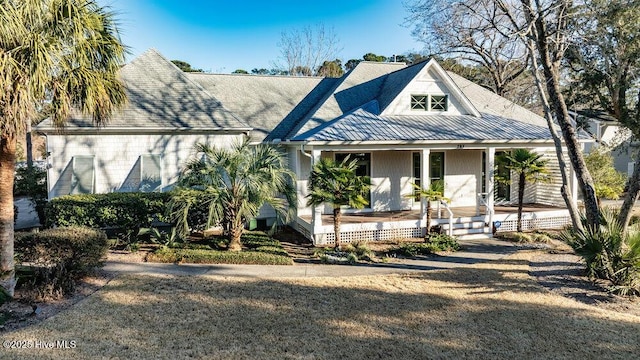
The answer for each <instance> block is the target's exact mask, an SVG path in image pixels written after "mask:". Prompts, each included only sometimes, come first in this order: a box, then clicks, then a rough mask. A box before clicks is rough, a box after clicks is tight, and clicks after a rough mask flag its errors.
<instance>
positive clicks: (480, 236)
mask: <svg viewBox="0 0 640 360" xmlns="http://www.w3.org/2000/svg"><path fill="white" fill-rule="evenodd" d="M457 238H458V240H476V239H491V238H493V235H492V234H467V235H459V236H457Z"/></svg>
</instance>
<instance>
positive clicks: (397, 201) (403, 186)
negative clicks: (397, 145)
mask: <svg viewBox="0 0 640 360" xmlns="http://www.w3.org/2000/svg"><path fill="white" fill-rule="evenodd" d="M411 162H412V158H411V152H410V151H377V152H374V153H372V154H371V203H372V204H371V207H372V209H373V210H374V211H390V210H408V209H411V205H412V200H411V199H409V198H405V197H404V195H406V194H411V193H412V187H411V181H412V179H413V174H412V173H411V172H412V164H411Z"/></svg>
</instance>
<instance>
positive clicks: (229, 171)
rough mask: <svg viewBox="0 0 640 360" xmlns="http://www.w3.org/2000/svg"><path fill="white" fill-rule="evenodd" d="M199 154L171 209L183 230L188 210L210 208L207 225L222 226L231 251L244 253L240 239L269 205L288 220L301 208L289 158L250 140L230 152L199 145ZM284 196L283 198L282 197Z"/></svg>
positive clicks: (183, 176)
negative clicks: (250, 221) (245, 228)
mask: <svg viewBox="0 0 640 360" xmlns="http://www.w3.org/2000/svg"><path fill="white" fill-rule="evenodd" d="M196 151H197V155H196V157H194V158H193V159H192V160H191V161H190V162H189V163H188V164H187V165H186V167H185V169H184V170H183V172H182V174H181V175H180V179H179V181H178V186H179V190H178V191H177V193H176V197H175V198H174V201H173V204H172V209H173V213H174V218H175V219H176V221H177V223H178V227H179V228H180V230H181V232H182V233H183V234H185V233H186V232H187V231H188V228H189V225H190V224H188V223H187V218H188V214H189V211H190V210H191V209H192V208H194V207H195V206H197V204H203V205H204V206H205V207H206V208H208V211H209V214H208V218H207V226H212V225H216V224H222V225H223V227H224V228H225V231H226V234H227V236H228V238H229V250H230V251H240V250H241V249H242V244H241V242H240V237H241V236H242V232H243V230H244V225H245V223H246V222H247V220H250V219H252V218H255V217H256V216H257V215H258V213H259V211H260V208H261V207H262V206H263V205H264V204H268V205H270V206H271V207H272V208H273V209H275V210H276V212H277V214H278V216H279V217H284V218H287V217H288V215H289V214H290V213H291V212H292V211H293V210H294V209H295V207H296V198H295V189H294V188H293V185H292V184H293V180H294V174H293V172H292V171H291V170H289V168H288V164H287V160H286V157H285V155H284V154H283V153H282V152H280V151H278V150H277V149H276V148H274V147H271V146H267V145H263V144H260V145H255V146H252V145H250V144H249V142H248V141H244V142H241V143H236V144H234V145H233V146H232V147H231V149H226V148H216V147H210V146H208V145H206V144H198V145H196ZM281 195H284V198H283V197H282V196H281Z"/></svg>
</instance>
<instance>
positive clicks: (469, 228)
mask: <svg viewBox="0 0 640 360" xmlns="http://www.w3.org/2000/svg"><path fill="white" fill-rule="evenodd" d="M452 225H453V235H454V236H458V237H460V236H466V235H478V234H479V235H482V234H486V233H488V232H489V229H488V227H487V226H486V223H485V222H484V220H477V219H476V220H472V219H469V220H467V221H464V222H463V221H457V222H454V223H453V224H452ZM440 226H442V230H443V231H444V232H445V233H447V232H448V230H449V224H448V223H441V224H440Z"/></svg>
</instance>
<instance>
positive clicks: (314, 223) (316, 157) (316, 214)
mask: <svg viewBox="0 0 640 360" xmlns="http://www.w3.org/2000/svg"><path fill="white" fill-rule="evenodd" d="M320 154H321V151H320V150H311V169H313V167H314V166H315V165H316V164H317V163H319V162H320ZM322 208H323V205H318V206H313V207H312V208H311V227H312V228H313V234H312V235H315V234H317V233H319V232H320V227H321V226H322Z"/></svg>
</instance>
